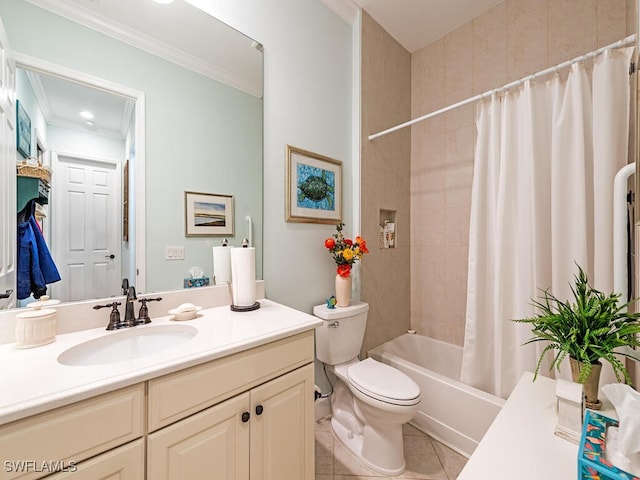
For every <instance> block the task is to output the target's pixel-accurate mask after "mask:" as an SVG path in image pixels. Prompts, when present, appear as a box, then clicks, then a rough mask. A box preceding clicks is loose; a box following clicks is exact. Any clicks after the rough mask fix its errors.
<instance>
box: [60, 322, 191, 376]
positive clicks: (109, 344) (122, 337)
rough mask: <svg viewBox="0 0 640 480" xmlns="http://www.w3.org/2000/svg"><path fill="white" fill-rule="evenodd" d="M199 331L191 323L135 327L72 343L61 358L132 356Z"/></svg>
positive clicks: (79, 362) (66, 361)
mask: <svg viewBox="0 0 640 480" xmlns="http://www.w3.org/2000/svg"><path fill="white" fill-rule="evenodd" d="M197 333H198V330H197V329H196V328H195V327H192V326H190V325H158V326H145V327H131V328H128V329H127V330H122V331H119V332H115V333H111V334H107V335H105V336H104V337H100V338H94V339H93V340H87V341H86V342H84V343H81V344H79V345H76V346H74V347H71V348H69V349H68V350H65V351H64V352H62V353H61V354H60V355H59V356H58V362H59V363H61V364H63V365H71V366H87V365H102V364H105V363H114V362H121V361H125V360H131V359H134V358H140V357H144V356H146V355H151V354H153V353H160V352H163V351H165V350H166V349H168V348H172V347H175V346H178V345H181V344H183V343H184V342H187V341H189V340H191V339H192V338H193V337H195V335H196V334H197Z"/></svg>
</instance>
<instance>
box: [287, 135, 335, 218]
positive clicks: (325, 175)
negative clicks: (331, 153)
mask: <svg viewBox="0 0 640 480" xmlns="http://www.w3.org/2000/svg"><path fill="white" fill-rule="evenodd" d="M286 164H287V168H286V170H287V172H286V182H285V183H286V187H285V188H286V194H285V198H286V199H285V204H286V205H285V215H286V221H287V222H296V223H324V224H337V223H340V222H341V221H342V162H341V161H339V160H336V159H333V158H330V157H327V156H325V155H320V154H318V153H313V152H309V151H307V150H303V149H301V148H297V147H293V146H291V145H287V149H286Z"/></svg>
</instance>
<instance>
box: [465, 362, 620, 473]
mask: <svg viewBox="0 0 640 480" xmlns="http://www.w3.org/2000/svg"><path fill="white" fill-rule="evenodd" d="M532 380H533V374H532V373H529V372H527V373H525V374H524V375H523V376H522V378H521V379H520V381H519V382H518V385H516V388H515V389H514V390H513V392H512V393H511V395H510V396H509V398H508V399H507V402H506V403H505V405H504V407H503V408H502V410H501V411H500V413H499V414H498V416H497V417H496V419H495V420H494V421H493V423H492V424H491V426H490V427H489V430H487V433H486V434H485V436H484V437H483V439H482V441H481V442H480V444H479V445H478V447H477V448H476V450H475V451H474V452H473V455H472V456H471V458H470V459H469V461H468V462H467V464H466V466H465V468H464V469H463V470H462V472H461V474H460V476H459V477H458V480H477V479H485V478H491V479H495V480H501V479H504V480H512V479H514V478H517V479H519V480H526V479H532V480H534V479H535V480H539V479H541V478H544V479H548V480H551V479H558V480H567V479H575V478H577V471H578V467H577V463H578V445H575V444H573V443H571V442H569V441H568V440H565V439H563V438H560V437H558V436H557V435H555V434H554V430H555V426H556V421H557V420H556V419H557V416H556V415H557V414H556V395H555V391H556V382H555V380H552V379H549V378H546V377H542V376H540V375H539V376H538V378H536V381H535V382H533V381H532ZM599 398H600V400H601V401H602V402H603V409H602V410H600V413H602V414H603V415H606V416H609V417H615V410H613V407H612V406H611V404H610V402H609V401H608V400H607V399H606V397H604V395H602V394H601V395H599Z"/></svg>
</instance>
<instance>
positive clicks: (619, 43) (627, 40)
mask: <svg viewBox="0 0 640 480" xmlns="http://www.w3.org/2000/svg"><path fill="white" fill-rule="evenodd" d="M635 38H636V36H635V35H629V36H628V37H627V38H623V39H622V40H618V41H617V42H614V43H612V44H610V45H607V46H605V47H601V48H598V49H597V50H593V51H592V52H589V53H585V54H584V55H580V56H579V57H576V58H574V59H572V60H568V61H566V62H562V63H559V64H558V65H556V66H555V67H550V68H547V69H545V70H542V71H541V72H538V73H534V74H532V75H527V76H526V77H524V78H521V79H520V80H516V81H514V82H511V83H507V84H506V85H503V86H502V87H498V88H493V89H491V90H488V91H486V92H484V93H481V94H479V95H475V96H473V97H470V98H467V99H466V100H462V101H460V102H458V103H454V104H453V105H449V106H448V107H444V108H441V109H440V110H436V111H434V112H431V113H427V114H426V115H423V116H421V117H418V118H414V119H413V120H409V121H408V122H404V123H401V124H400V125H396V126H395V127H391V128H388V129H387V130H383V131H382V132H378V133H374V134H373V135H369V140H374V139H376V138H378V137H382V136H383V135H386V134H387V133H391V132H395V131H396V130H400V129H402V128H405V127H409V126H411V125H413V124H414V123H418V122H421V121H423V120H427V119H429V118H432V117H435V116H437V115H440V114H441V113H445V112H448V111H450V110H454V109H456V108H458V107H462V106H464V105H468V104H469V103H474V102H477V101H478V100H482V99H483V98H486V97H488V96H491V95H492V94H494V93H497V92H501V91H505V90H509V89H510V88H513V87H517V86H518V85H521V84H522V83H524V82H526V81H527V80H533V79H535V78H536V77H541V76H544V75H547V74H549V73H554V72H557V71H558V70H561V69H563V68H566V67H569V66H571V65H573V64H574V63H578V62H582V61H585V60H587V59H589V58H593V57H595V56H596V55H599V54H601V53H602V52H605V51H607V50H610V49H612V48H620V47H623V46H626V45H629V44H630V43H633V42H634V41H635Z"/></svg>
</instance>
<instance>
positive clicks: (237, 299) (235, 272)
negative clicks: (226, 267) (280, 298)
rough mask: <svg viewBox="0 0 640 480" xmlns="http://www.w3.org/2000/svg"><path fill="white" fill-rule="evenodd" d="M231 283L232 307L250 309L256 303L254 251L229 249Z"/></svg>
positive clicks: (252, 249) (249, 248)
mask: <svg viewBox="0 0 640 480" xmlns="http://www.w3.org/2000/svg"><path fill="white" fill-rule="evenodd" d="M231 283H232V285H233V305H235V306H236V307H250V306H251V305H253V304H254V303H256V249H255V248H253V247H248V248H240V247H235V248H232V249H231Z"/></svg>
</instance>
